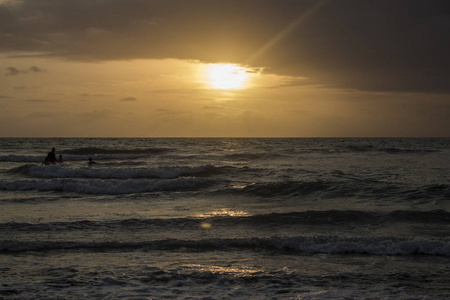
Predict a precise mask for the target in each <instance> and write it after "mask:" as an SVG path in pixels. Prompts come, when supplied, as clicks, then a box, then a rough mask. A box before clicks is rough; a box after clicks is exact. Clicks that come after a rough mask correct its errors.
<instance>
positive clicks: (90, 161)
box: [88, 157, 96, 165]
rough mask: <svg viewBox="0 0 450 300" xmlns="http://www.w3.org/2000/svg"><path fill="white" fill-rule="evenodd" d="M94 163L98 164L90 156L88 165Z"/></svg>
mask: <svg viewBox="0 0 450 300" xmlns="http://www.w3.org/2000/svg"><path fill="white" fill-rule="evenodd" d="M93 164H96V162H95V161H93V160H92V158H90V157H89V161H88V165H93Z"/></svg>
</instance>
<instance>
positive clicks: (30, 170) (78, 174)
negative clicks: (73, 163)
mask: <svg viewBox="0 0 450 300" xmlns="http://www.w3.org/2000/svg"><path fill="white" fill-rule="evenodd" d="M99 166H100V165H98V166H97V165H96V167H95V168H89V167H86V168H65V167H61V166H58V165H55V166H35V165H24V166H21V167H17V168H13V169H11V170H9V173H12V174H21V175H26V176H30V177H36V178H98V179H133V178H164V179H170V178H178V177H188V176H210V175H214V174H217V173H220V172H221V169H220V168H217V167H214V166H213V165H204V166H198V167H187V166H185V167H157V168H114V167H113V168H105V167H99Z"/></svg>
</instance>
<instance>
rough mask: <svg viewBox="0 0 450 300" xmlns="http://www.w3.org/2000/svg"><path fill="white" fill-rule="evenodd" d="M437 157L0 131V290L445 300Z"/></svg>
mask: <svg viewBox="0 0 450 300" xmlns="http://www.w3.org/2000/svg"><path fill="white" fill-rule="evenodd" d="M52 147H55V148H56V153H57V156H59V155H60V154H61V155H62V157H63V160H64V161H63V163H62V164H56V165H48V166H44V165H43V164H42V162H43V161H44V158H45V156H46V155H47V152H49V151H50V150H51V148H52ZM89 158H92V159H93V161H95V162H96V163H95V164H92V165H89V164H88V163H87V162H88V159H89ZM449 162H450V139H445V138H423V139H413V138H410V139H383V138H370V139H368V138H360V139H353V138H342V139H341V138H330V139H325V138H318V139H306V138H298V139H288V138H274V139H272V138H186V139H182V138H180V139H176V138H170V139H164V138H158V139H153V138H142V139H141V138H135V139H126V138H97V139H87V138H85V139H81V138H73V139H63V138H54V139H23V138H4V139H0V298H1V299H67V298H72V299H449V298H450V170H449Z"/></svg>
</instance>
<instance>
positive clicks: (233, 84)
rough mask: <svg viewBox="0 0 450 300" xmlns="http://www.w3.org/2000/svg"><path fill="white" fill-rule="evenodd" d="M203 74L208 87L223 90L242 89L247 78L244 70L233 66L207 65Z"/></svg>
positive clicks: (247, 75)
mask: <svg viewBox="0 0 450 300" xmlns="http://www.w3.org/2000/svg"><path fill="white" fill-rule="evenodd" d="M205 74H206V78H207V80H208V84H209V86H210V87H212V88H215V89H224V90H228V89H241V88H244V87H245V86H246V83H247V80H248V78H249V74H248V72H247V70H246V69H245V68H243V67H240V66H237V65H233V64H209V65H207V66H206V72H205Z"/></svg>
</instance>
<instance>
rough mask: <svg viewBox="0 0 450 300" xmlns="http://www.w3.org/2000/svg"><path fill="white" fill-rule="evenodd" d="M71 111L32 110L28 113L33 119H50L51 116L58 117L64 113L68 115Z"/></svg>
mask: <svg viewBox="0 0 450 300" xmlns="http://www.w3.org/2000/svg"><path fill="white" fill-rule="evenodd" d="M68 114H69V112H67V111H65V112H48V111H47V112H42V111H37V112H32V113H30V114H28V117H29V118H33V119H49V118H58V117H61V116H63V115H68Z"/></svg>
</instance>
